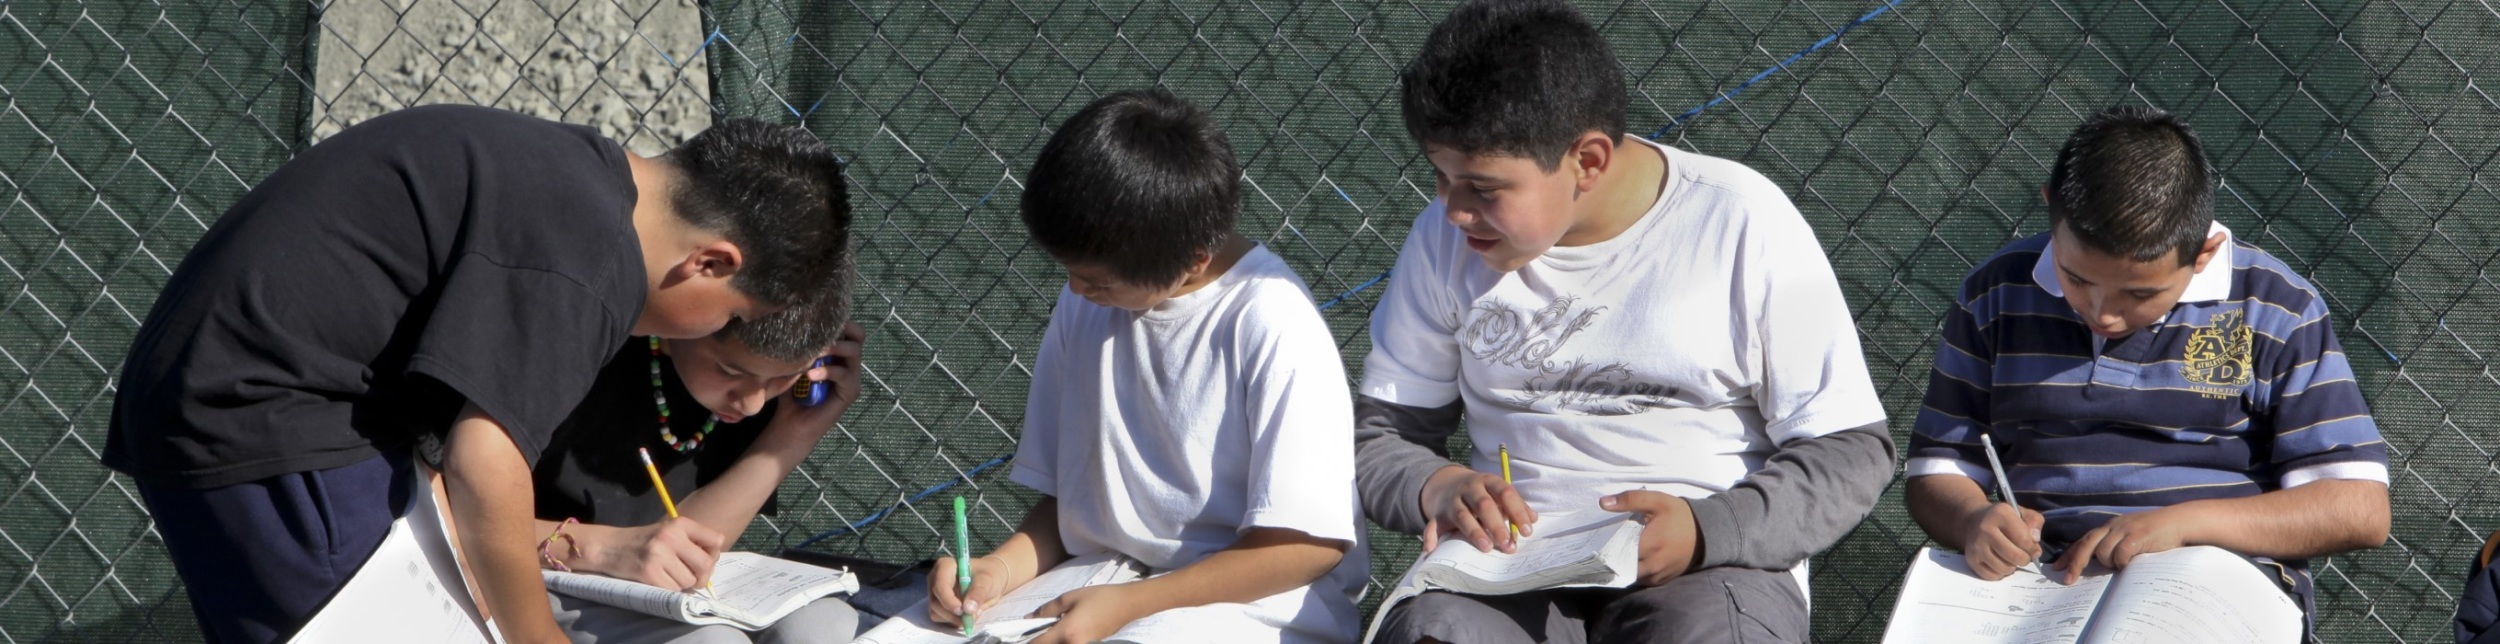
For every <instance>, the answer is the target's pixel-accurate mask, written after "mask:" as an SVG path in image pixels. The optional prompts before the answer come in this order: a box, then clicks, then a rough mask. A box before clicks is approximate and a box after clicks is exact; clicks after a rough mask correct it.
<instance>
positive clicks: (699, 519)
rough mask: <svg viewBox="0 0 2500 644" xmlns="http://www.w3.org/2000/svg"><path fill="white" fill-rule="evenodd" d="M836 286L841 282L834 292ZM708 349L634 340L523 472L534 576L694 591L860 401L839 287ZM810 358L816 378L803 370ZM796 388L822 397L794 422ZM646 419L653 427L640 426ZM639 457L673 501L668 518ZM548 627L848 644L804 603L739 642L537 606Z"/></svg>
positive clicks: (579, 605) (652, 622) (618, 614)
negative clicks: (804, 381) (546, 572)
mask: <svg viewBox="0 0 2500 644" xmlns="http://www.w3.org/2000/svg"><path fill="white" fill-rule="evenodd" d="M849 279H850V277H849V276H848V274H845V276H844V278H843V281H844V283H846V284H847V283H848V282H849ZM838 290H839V291H840V294H837V295H836V296H835V297H834V299H833V300H832V301H829V302H826V303H823V304H821V305H815V306H805V305H793V306H791V307H790V308H788V309H784V310H782V311H781V312H779V313H774V314H772V315H769V316H765V317H763V318H761V319H758V320H755V321H754V322H745V321H741V322H737V323H732V324H730V325H729V327H728V328H725V329H721V331H720V332H719V333H715V334H712V336H711V337H707V338H698V339H678V340H661V339H658V338H633V339H630V340H627V341H626V342H625V346H623V347H621V348H619V349H618V350H617V352H616V354H615V356H614V357H613V358H611V359H609V360H608V365H607V366H606V367H604V368H602V369H600V371H599V377H598V380H597V382H595V383H594V384H592V385H591V388H590V394H589V396H588V397H586V398H584V399H583V400H582V404H581V406H580V407H577V408H575V409H574V410H573V414H572V415H571V416H569V417H567V418H565V419H564V423H563V424H562V425H559V426H558V427H557V429H556V432H555V437H554V439H553V440H552V441H551V442H550V443H548V445H547V449H546V451H545V452H544V453H542V455H541V456H540V457H539V460H538V464H537V466H536V467H535V468H534V469H532V470H531V474H532V476H533V478H534V479H535V480H536V485H535V488H534V492H535V493H536V495H537V499H538V501H537V504H538V532H537V534H538V536H539V543H540V549H539V552H540V555H541V561H540V562H539V563H540V564H541V565H544V566H546V567H548V568H549V569H551V570H567V571H571V572H578V573H585V574H595V575H606V576H609V577H616V578H620V579H626V580H630V581H637V582H642V583H645V584H650V585H653V586H659V587H663V588H677V589H700V588H702V587H703V586H702V585H701V584H700V583H699V582H698V580H700V579H703V578H705V577H708V576H709V575H710V573H711V570H712V566H713V564H714V563H716V562H717V559H718V555H719V554H720V551H721V550H722V549H723V548H724V547H725V546H726V545H727V544H731V543H735V542H736V541H737V540H738V535H740V534H743V533H745V532H746V528H747V525H748V524H750V523H752V522H753V521H754V520H755V517H756V516H757V515H759V514H765V515H769V514H774V513H775V512H776V509H775V508H776V503H775V499H774V492H775V491H776V490H777V489H778V488H780V486H781V481H782V479H783V478H785V477H787V476H789V474H790V472H791V471H792V470H793V469H796V468H797V467H798V465H799V462H800V461H803V460H806V458H807V455H808V454H809V453H810V452H813V451H815V448H816V443H817V442H818V441H819V440H822V439H823V438H824V436H825V434H826V433H827V432H828V431H830V430H832V429H833V424H834V421H835V420H837V419H839V418H841V416H842V413H843V411H844V410H846V409H848V408H849V407H850V405H851V403H852V402H855V401H857V400H858V399H859V368H858V367H859V359H860V344H861V341H862V339H863V337H864V336H865V335H866V333H865V331H864V330H863V329H861V328H860V326H859V325H858V324H844V320H846V319H848V316H849V308H850V307H849V298H848V297H847V292H848V290H849V289H848V287H847V286H844V287H838ZM818 356H826V357H829V358H830V360H829V362H828V364H827V365H826V366H823V367H818V368H810V363H811V362H813V361H814V360H815V359H816V358H817V357H818ZM802 374H805V375H806V376H807V377H808V378H810V379H813V380H815V381H817V382H823V383H827V384H829V385H830V386H831V390H830V391H829V392H827V393H828V395H827V397H826V399H825V400H824V401H823V402H822V403H820V404H817V405H814V406H803V405H799V404H795V403H793V402H792V401H789V400H786V399H785V400H781V401H779V402H774V399H776V398H786V396H785V392H790V391H791V390H792V389H791V386H792V384H793V382H794V381H796V380H797V379H798V378H799V377H800V376H801V375H802ZM655 417H656V418H655ZM638 450H648V451H649V452H650V454H651V459H652V461H653V462H654V463H656V464H657V465H656V467H657V469H658V470H659V471H660V477H661V478H662V479H665V480H666V481H667V483H668V491H669V493H670V494H674V495H676V496H677V509H678V510H679V511H680V517H679V518H674V519H672V518H669V516H668V514H667V510H666V509H665V507H664V505H663V504H662V503H660V499H659V494H658V492H657V491H656V490H655V489H654V488H653V487H652V485H651V478H650V476H649V475H648V474H647V473H646V470H645V469H644V467H643V464H642V458H641V456H640V455H639V454H638V453H637V451H638ZM547 599H548V601H549V602H550V603H551V604H552V605H553V606H554V610H555V618H556V624H557V625H558V626H560V627H562V628H563V629H564V632H565V635H567V636H569V637H572V638H573V639H575V640H576V641H596V642H609V641H615V640H619V639H627V640H630V641H637V642H695V641H702V642H715V641H737V642H742V641H747V640H748V639H749V638H750V637H751V638H753V639H754V640H755V641H758V642H785V643H797V642H847V641H850V640H851V636H852V635H853V634H855V633H857V632H858V628H857V626H858V620H859V615H858V612H857V611H855V610H853V609H852V608H851V607H850V605H849V604H846V603H844V602H843V600H842V598H839V597H826V598H822V599H818V600H816V601H814V602H811V603H809V604H808V605H807V606H805V607H803V608H800V609H799V610H798V612H795V613H791V614H790V615H788V616H786V617H783V618H781V620H780V621H778V622H775V623H774V624H773V625H772V627H770V628H766V629H764V630H762V631H758V632H755V633H747V632H744V631H740V630H738V629H735V628H731V627H728V626H721V625H710V626H694V625H689V624H684V623H680V622H677V621H675V620H670V619H665V618H660V617H653V616H649V615H644V614H642V613H639V612H635V611H632V610H628V609H623V608H616V607H612V606H607V605H603V604H600V603H597V602H591V601H586V600H582V599H578V598H574V597H570V596H566V595H562V594H558V593H555V592H554V591H549V592H548V594H547Z"/></svg>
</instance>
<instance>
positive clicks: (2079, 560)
mask: <svg viewBox="0 0 2500 644" xmlns="http://www.w3.org/2000/svg"><path fill="white" fill-rule="evenodd" d="M2042 192H2043V196H2044V197H2045V198H2046V199H2047V201H2048V206H2049V223H2050V228H2051V230H2050V232H2048V233H2045V234H2040V235H2033V236H2031V237H2029V238H2025V239H2023V240H2021V241H2017V242H2014V243H2013V244H2012V245H2009V246H2006V247H2005V248H2004V249H2003V250H2000V251H1997V254H1996V256H1995V257H1992V258H1990V259H1989V260H1988V261H1987V262H1985V263H1982V264H1981V265H1980V266H1979V267H1978V268H1977V269H1974V270H1972V271H1971V273H1970V276H1969V277H1968V278H1966V279H1965V280H1964V281H1963V284H1962V292H1961V295H1960V297H1958V298H1957V299H1956V304H1957V306H1956V308H1955V309H1954V310H1953V311H1952V312H1951V313H1949V314H1948V315H1947V319H1946V320H1945V329H1944V342H1943V343H1942V346H1939V347H1938V348H1937V349H1936V364H1935V369H1934V371H1933V372H1932V374H1931V375H1930V376H1929V379H1928V387H1927V400H1926V405H1925V407H1924V408H1922V409H1921V410H1920V411H1919V416H1918V421H1917V426H1916V430H1915V432H1914V433H1913V435H1912V436H1911V439H1910V462H1909V473H1908V475H1909V476H1910V477H1911V478H1910V482H1909V490H1908V499H1907V501H1908V504H1909V509H1910V514H1911V516H1912V517H1913V518H1915V519H1916V520H1917V521H1918V523H1919V527H1921V528H1924V529H1925V530H1926V531H1927V535H1928V537H1930V538H1933V539H1935V540H1936V541H1937V542H1938V543H1940V544H1943V545H1945V546H1947V547H1952V548H1959V549H1961V550H1962V552H1963V554H1964V555H1966V556H1967V557H1968V560H1969V563H1970V566H1971V569H1972V571H1974V572H1976V573H1978V574H1979V575H1980V576H1981V577H1984V578H1987V579H1992V580H1993V579H2001V578H2004V577H2005V576H2007V575H2008V574H2011V573H2012V572H2013V571H2014V569H2015V568H2016V567H2018V566H2021V565H2022V564H2024V563H2026V562H2030V561H2033V560H2034V559H2036V558H2040V557H2042V555H2043V554H2046V555H2047V557H2048V560H2050V561H2053V562H2054V563H2055V565H2056V566H2057V570H2058V571H2059V572H2061V573H2062V574H2059V575H2057V576H2060V577H2063V578H2065V579H2067V580H2068V581H2070V582H2071V581H2072V580H2073V579H2075V578H2076V577H2077V576H2078V575H2079V574H2080V573H2081V571H2082V569H2083V567H2084V566H2085V565H2086V564H2087V563H2094V562H2097V563H2100V564H2102V565H2105V566H2109V567H2111V568H2124V567H2125V566H2126V565H2127V563H2128V561H2129V560H2131V559H2133V558H2134V557H2135V556H2136V555H2140V554H2145V553H2150V552H2160V551H2164V550H2169V549H2173V548H2180V547H2185V546H2195V545H2211V546H2218V547H2221V548H2224V549H2227V550H2230V551H2232V552H2234V553H2238V554H2240V555H2242V556H2245V557H2249V558H2250V559H2251V560H2253V561H2256V562H2258V563H2259V564H2262V565H2261V567H2262V568H2265V569H2266V570H2267V572H2269V573H2271V574H2269V575H2268V576H2269V577H2271V578H2274V579H2276V580H2277V581H2279V582H2281V583H2283V584H2284V586H2285V590H2286V591H2287V592H2290V593H2292V594H2293V595H2294V598H2295V599H2297V600H2299V601H2300V602H2301V604H2302V606H2303V607H2304V610H2307V608H2308V607H2309V606H2310V602H2309V599H2310V597H2309V590H2310V583H2309V575H2308V572H2307V566H2306V565H2305V562H2304V561H2303V560H2305V559H2308V558H2311V557H2320V556H2326V555H2333V554H2336V553H2340V552H2346V551H2351V550H2356V549H2361V548H2373V547H2377V546H2378V545H2379V544H2381V543H2383V542H2385V541H2386V539H2387V526H2388V507H2387V450H2386V445H2385V443H2384V442H2383V441H2381V440H2380V438H2379V433H2378V427H2377V425H2376V424H2375V423H2373V422H2371V420H2370V410H2369V408H2368V406H2367V405H2365V404H2364V403H2363V402H2362V400H2361V389H2360V387H2359V385H2358V384H2356V383H2355V382H2354V381H2353V374H2352V368H2351V366H2350V365H2349V364H2347V363H2346V362H2345V360H2344V353H2343V349H2342V347H2341V346H2340V345H2339V344H2338V343H2337V342H2336V340H2335V333H2334V330H2333V329H2332V327H2331V326H2330V325H2329V324H2328V323H2327V320H2326V315H2327V308H2326V302H2325V301H2324V300H2323V299H2321V298H2320V297H2319V296H2318V292H2317V289H2316V288H2314V287H2312V286H2310V284H2309V282H2308V281H2307V280H2304V279H2302V278H2301V277H2300V276H2299V275H2295V274H2293V273H2292V271H2291V269H2290V268H2288V267H2286V266H2285V265H2284V264H2283V262H2282V261H2280V260H2277V259H2275V258H2274V257H2273V256H2272V255H2268V254H2266V253H2265V251H2261V250H2258V249H2257V247H2256V246H2253V245H2250V244H2249V243H2247V242H2245V241H2243V240H2239V239H2235V238H2234V237H2233V235H2232V234H2231V231H2230V229H2228V228H2224V227H2223V226H2222V225H2221V224H2218V223H2214V221H2213V178H2212V171H2211V170H2210V169H2209V168H2208V167H2207V166H2206V164H2205V153H2204V148H2203V145H2202V144H2201V143H2199V142H2198V141H2197V138H2196V133H2195V131H2194V130H2192V129H2190V128H2189V127H2188V125H2187V123H2186V122H2184V121H2181V120H2179V119H2178V118H2176V117H2173V116H2171V115H2170V114H2168V113H2166V112H2163V111H2161V110H2157V109H2150V108H2131V107H2121V108H2113V109H2110V110H2107V111H2103V112H2101V113H2099V114H2096V115H2093V116H2092V117H2091V118H2090V119H2089V120H2086V121H2085V122H2084V124H2083V125H2082V126H2081V127H2078V128H2076V129H2075V132H2074V134H2073V135H2072V136H2071V137H2070V138H2068V139H2067V141H2066V146H2065V148H2064V149H2063V150H2061V151H2060V152H2059V153H2058V157H2057V165H2056V166H2055V167H2054V168H2052V169H2051V170H2050V174H2049V182H2048V185H2047V186H2046V187H2044V188H2043V189H2042ZM1983 434H1985V435H1987V436H1990V437H1992V439H1993V441H1994V442H1995V444H1996V445H1997V447H1998V449H2000V450H2002V455H2003V456H2004V461H2005V475H2006V477H2008V478H2010V479H2012V484H2013V485H2012V488H2013V490H2014V494H2015V496H2017V497H2020V503H2021V504H2022V507H2020V508H2015V507H2013V506H2010V505H2007V504H2004V503H1993V504H1992V503H1990V502H1989V501H1988V497H1987V494H1986V493H1985V492H1983V491H1982V490H1984V489H1986V487H1987V486H1989V485H1993V484H1994V478H1993V477H1992V476H1991V474H1990V471H1989V468H1988V465H1987V463H1988V460H1987V456H1986V455H1985V454H1984V453H1983V452H1982V450H1981V445H1980V436H1981V435H1983Z"/></svg>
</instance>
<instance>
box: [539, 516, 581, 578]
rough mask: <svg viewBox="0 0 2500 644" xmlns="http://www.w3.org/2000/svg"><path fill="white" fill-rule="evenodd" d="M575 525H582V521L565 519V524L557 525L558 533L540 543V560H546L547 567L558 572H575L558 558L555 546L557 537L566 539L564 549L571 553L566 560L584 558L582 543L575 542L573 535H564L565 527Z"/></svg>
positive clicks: (551, 534)
mask: <svg viewBox="0 0 2500 644" xmlns="http://www.w3.org/2000/svg"><path fill="white" fill-rule="evenodd" d="M575 523H580V521H576V520H574V519H573V518H572V517H565V518H564V522H563V523H559V524H556V531H555V532H552V533H549V534H548V535H547V540H545V541H540V542H538V558H539V559H541V560H544V561H545V562H546V563H547V567H549V568H554V569H556V571H557V572H572V571H573V569H572V568H570V567H567V566H565V565H564V561H563V560H562V559H557V558H556V553H555V544H556V538H557V537H563V538H564V547H565V549H566V550H567V551H568V552H570V553H571V554H569V555H566V556H565V557H564V558H565V559H580V558H582V542H580V541H577V540H574V539H573V535H569V534H565V533H564V528H565V527H567V526H571V525H573V524H575Z"/></svg>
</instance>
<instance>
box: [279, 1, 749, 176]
mask: <svg viewBox="0 0 2500 644" xmlns="http://www.w3.org/2000/svg"><path fill="white" fill-rule="evenodd" d="M321 28H322V31H321V40H320V48H321V49H320V52H319V54H318V60H319V62H318V65H317V67H316V69H315V71H314V78H313V87H314V99H313V139H314V140H315V141H318V140H320V139H322V138H325V137H328V136H329V135H331V134H334V133H337V132H338V131H339V130H340V129H342V128H345V127H347V126H349V125H353V124H355V123H356V122H358V121H362V120H364V119H367V118H371V117H373V116H375V115H378V114H383V113H386V112H390V111H392V110H397V109H400V108H403V107H408V106H412V105H428V104H435V103H459V104H469V105H490V106H494V107H500V108H504V109H509V110H514V111H518V112H523V113H527V114H534V115H538V116H543V117H547V118H552V119H557V120H562V121H565V122H569V123H585V124H590V125H595V126H597V127H598V128H599V130H600V131H601V132H602V133H604V134H606V135H607V136H609V137H610V138H614V139H616V140H618V141H623V142H625V144H626V147H628V148H630V149H632V150H634V151H635V152H636V153H640V154H644V155H651V154H658V153H660V152H662V151H665V150H667V149H668V148H669V147H670V146H673V145H676V144H677V143H678V142H680V141H683V140H685V139H686V138H688V137H691V136H694V134H695V133H696V132H700V131H702V130H703V128H705V127H708V126H710V125H711V122H712V115H711V111H710V103H709V100H708V98H709V97H708V96H707V93H708V91H709V88H710V85H711V82H710V76H709V73H708V68H707V67H706V66H705V62H704V58H703V52H702V45H703V33H702V17H701V14H700V13H698V12H697V10H696V8H695V4H694V0H334V1H333V2H331V3H330V4H329V7H328V9H327V10H326V11H324V12H323V14H322V24H321Z"/></svg>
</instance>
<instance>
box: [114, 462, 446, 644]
mask: <svg viewBox="0 0 2500 644" xmlns="http://www.w3.org/2000/svg"><path fill="white" fill-rule="evenodd" d="M410 467H411V465H410V463H409V459H408V456H407V455H406V454H404V453H397V454H385V455H382V456H376V457H373V458H370V459H366V460H364V461H361V462H358V463H353V464H349V465H345V466H341V467H337V468H332V469H327V470H318V471H312V472H298V473H294V474H285V475H280V476H274V477H270V478H266V479H261V480H258V481H252V482H249V483H241V484H236V485H229V486H225V487H218V488H209V489H204V490H195V489H190V488H185V487H181V486H157V485H149V484H146V483H140V484H139V486H138V487H139V494H140V496H141V498H143V499H145V500H146V501H147V504H148V513H149V514H150V515H152V516H154V517H155V519H156V532H157V534H158V535H161V536H163V537H164V539H165V550H166V551H167V553H168V554H171V555H173V559H174V572H175V573H176V574H179V575H181V576H182V585H183V587H184V589H185V590H186V591H188V592H189V593H190V595H191V614H192V616H193V617H194V618H196V619H198V620H199V622H200V632H201V633H202V634H203V635H206V636H207V638H208V641H210V642H220V643H251V644H257V643H261V642H282V641H285V640H286V639H287V638H288V637H290V636H293V635H294V634H295V631H296V630H298V629H300V628H302V627H303V625H304V622H306V621H309V620H311V619H312V616H313V614H314V613H316V612H318V611H320V609H321V605H322V604H323V603H324V602H327V601H329V599H330V596H331V595H334V594H337V593H338V590H339V588H340V587H342V586H346V585H347V580H348V579H349V578H352V577H354V576H355V575H356V569H357V568H359V567H362V566H363V565H364V563H365V560H366V559H368V558H371V557H372V556H373V551H374V549H375V548H377V547H380V546H381V545H382V537H384V536H386V535H388V534H389V533H390V530H391V520H392V519H394V518H396V517H397V516H398V515H399V511H400V510H401V509H402V508H404V507H406V506H407V505H408V498H409V493H410V492H413V490H410V489H408V488H409V485H408V484H407V481H408V477H409V476H410V475H409V472H408V468H410Z"/></svg>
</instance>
